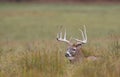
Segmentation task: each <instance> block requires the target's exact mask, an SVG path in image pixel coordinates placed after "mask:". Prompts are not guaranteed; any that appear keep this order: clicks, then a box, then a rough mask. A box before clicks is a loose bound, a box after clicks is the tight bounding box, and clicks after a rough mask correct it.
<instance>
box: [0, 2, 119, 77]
mask: <svg viewBox="0 0 120 77" xmlns="http://www.w3.org/2000/svg"><path fill="white" fill-rule="evenodd" d="M82 25H86V27H87V34H88V43H87V44H86V45H84V47H83V49H84V51H85V52H84V53H85V55H96V56H101V57H102V59H101V60H99V61H96V62H90V61H83V63H81V64H74V65H73V64H70V63H69V62H68V60H67V59H66V58H65V57H64V53H65V49H66V45H64V43H59V42H57V41H56V34H57V32H59V31H60V27H62V28H63V30H64V28H66V29H67V35H68V38H70V37H71V36H72V37H76V38H81V36H80V32H79V31H78V29H79V28H82ZM119 67H120V5H116V4H76V5H75V4H67V5H66V4H25V3H20V4H17V3H11V4H9V3H0V77H120V68H119Z"/></svg>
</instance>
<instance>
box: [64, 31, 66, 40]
mask: <svg viewBox="0 0 120 77" xmlns="http://www.w3.org/2000/svg"><path fill="white" fill-rule="evenodd" d="M64 40H66V29H65V34H64Z"/></svg>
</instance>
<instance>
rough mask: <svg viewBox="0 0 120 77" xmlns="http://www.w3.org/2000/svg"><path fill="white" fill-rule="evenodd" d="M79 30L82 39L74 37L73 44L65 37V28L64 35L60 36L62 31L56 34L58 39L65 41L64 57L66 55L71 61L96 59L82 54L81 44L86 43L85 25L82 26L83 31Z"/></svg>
mask: <svg viewBox="0 0 120 77" xmlns="http://www.w3.org/2000/svg"><path fill="white" fill-rule="evenodd" d="M80 32H81V33H82V40H79V39H75V38H74V40H76V43H75V44H73V43H71V42H70V41H69V40H67V39H66V30H65V33H64V37H63V36H62V32H60V33H58V34H57V40H58V41H61V42H65V43H67V44H68V48H67V51H66V53H65V57H67V58H68V59H69V61H70V62H71V63H75V62H82V61H83V59H87V60H96V59H97V58H96V57H95V56H89V57H85V56H84V54H83V52H82V50H81V47H82V45H83V44H86V43H87V33H86V27H85V26H84V30H83V31H82V30H81V29H80Z"/></svg>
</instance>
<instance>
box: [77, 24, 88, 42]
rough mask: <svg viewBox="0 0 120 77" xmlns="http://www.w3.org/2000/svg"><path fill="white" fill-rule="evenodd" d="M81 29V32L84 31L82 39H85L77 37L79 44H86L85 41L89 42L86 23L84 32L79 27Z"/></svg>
mask: <svg viewBox="0 0 120 77" xmlns="http://www.w3.org/2000/svg"><path fill="white" fill-rule="evenodd" d="M79 30H80V32H81V33H82V39H83V40H79V39H75V40H76V41H77V42H78V44H79V43H80V44H85V43H87V34H86V27H85V25H84V32H83V31H82V30H81V29H79Z"/></svg>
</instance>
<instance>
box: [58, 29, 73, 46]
mask: <svg viewBox="0 0 120 77" xmlns="http://www.w3.org/2000/svg"><path fill="white" fill-rule="evenodd" d="M57 40H58V41H61V42H65V43H67V44H68V45H72V43H70V41H68V40H67V39H66V29H65V33H64V37H63V36H62V32H60V33H58V34H57Z"/></svg>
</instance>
